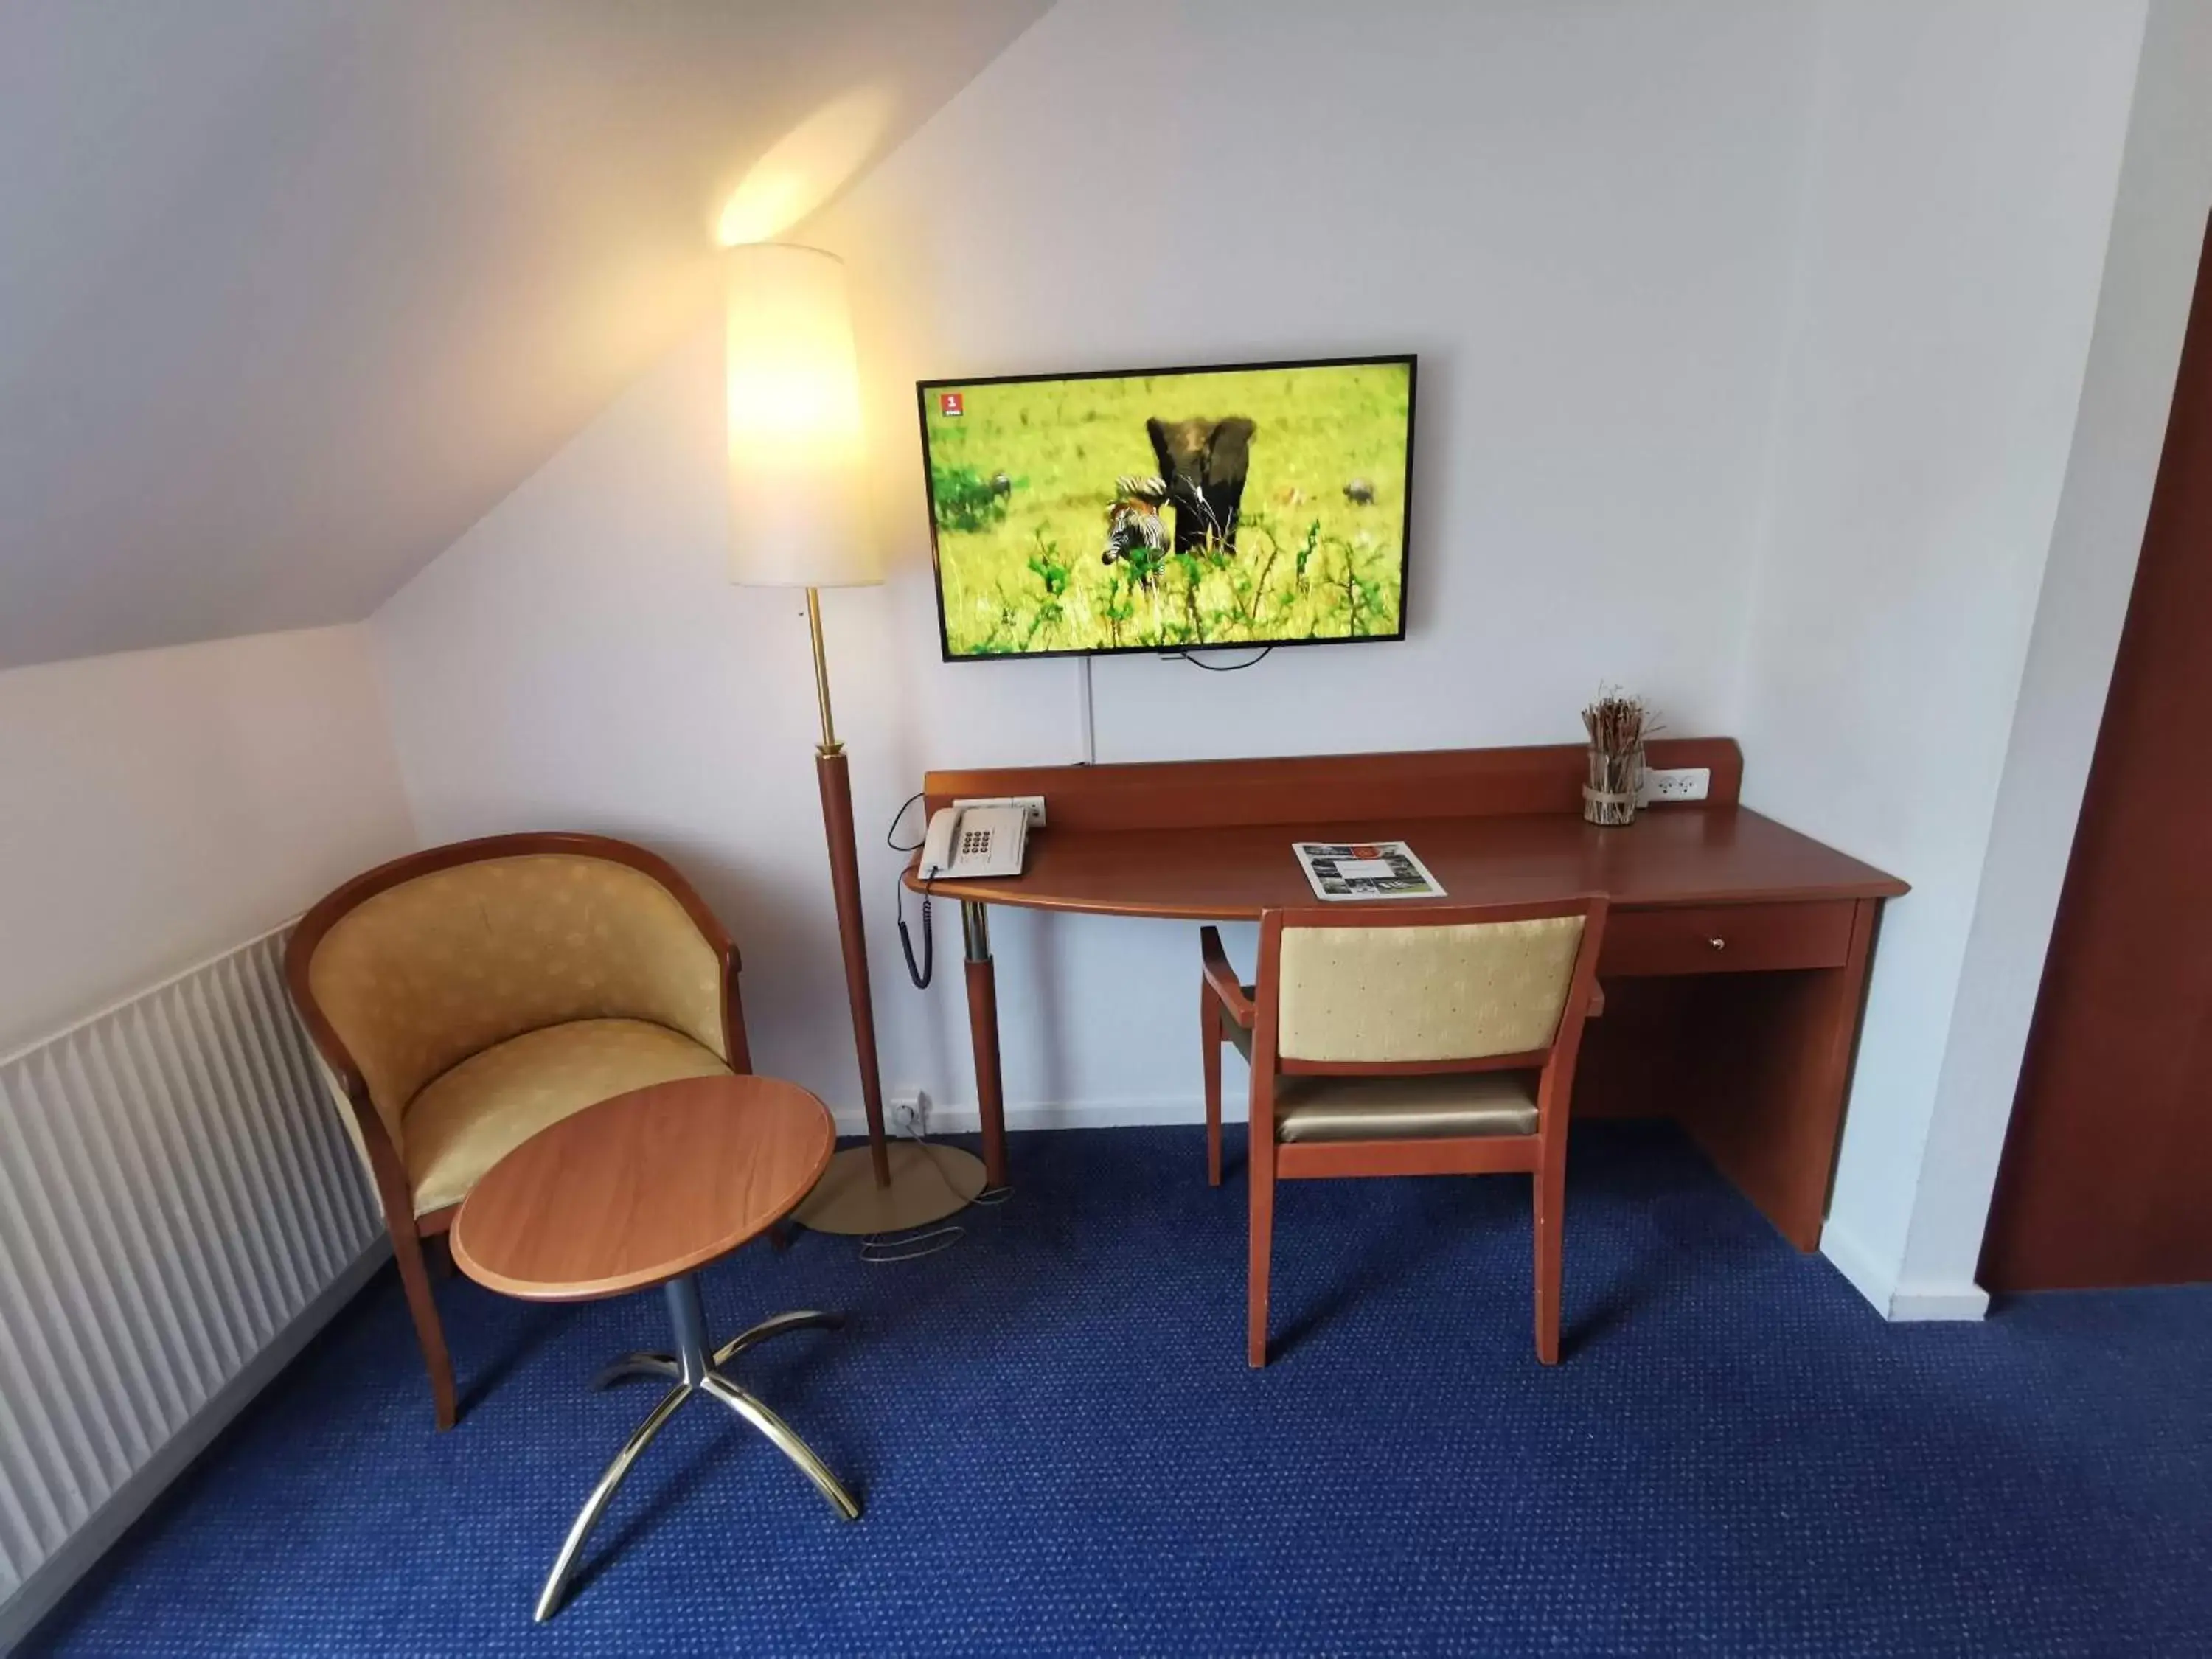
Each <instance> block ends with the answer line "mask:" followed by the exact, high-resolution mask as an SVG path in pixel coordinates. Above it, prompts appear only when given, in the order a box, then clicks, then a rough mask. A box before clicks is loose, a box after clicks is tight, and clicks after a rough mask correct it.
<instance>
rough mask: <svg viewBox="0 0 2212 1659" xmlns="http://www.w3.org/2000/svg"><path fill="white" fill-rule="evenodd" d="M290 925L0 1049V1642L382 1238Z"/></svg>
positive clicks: (334, 1296) (334, 1294)
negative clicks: (19, 1047) (290, 962)
mask: <svg viewBox="0 0 2212 1659" xmlns="http://www.w3.org/2000/svg"><path fill="white" fill-rule="evenodd" d="M289 933H290V928H289V927H283V928H280V929H278V930H277V931H276V932H275V933H267V934H264V935H263V936H262V937H261V938H259V939H254V940H252V941H251V942H250V943H248V944H246V945H240V947H239V948H238V949H236V950H234V951H230V952H228V954H226V955H224V956H221V957H216V959H215V960H214V961H212V962H209V963H204V964H203V965H201V966H200V967H197V968H195V969H191V970H190V971H188V972H186V973H185V974H182V975H179V976H178V977H176V978H175V979H173V980H170V981H167V983H165V984H162V985H160V986H157V987H155V988H154V989H153V990H150V991H148V992H146V993H145V994H143V995H140V996H137V997H135V998H133V999H132V1000H130V1001H128V1002H125V1003H124V1004H122V1005H120V1006H117V1007H114V1008H111V1009H109V1010H108V1011H107V1012H105V1013H101V1014H97V1015H94V1017H93V1018H90V1019H88V1020H86V1021H84V1022H82V1024H77V1025H76V1026H74V1027H72V1028H71V1029H70V1030H67V1031H64V1032H63V1033H62V1034H61V1035H60V1036H56V1037H53V1038H51V1039H49V1040H48V1041H46V1042H41V1043H40V1044H38V1045H37V1046H35V1047H33V1048H27V1049H25V1050H23V1051H22V1052H21V1053H19V1054H12V1055H9V1056H8V1057H7V1058H5V1059H0V1650H5V1649H6V1648H8V1647H9V1646H10V1645H11V1644H14V1643H15V1642H16V1641H18V1640H20V1639H21V1637H22V1635H23V1633H24V1632H25V1631H26V1630H27V1629H28V1627H29V1626H30V1625H31V1624H32V1623H33V1621H35V1620H37V1619H38V1618H39V1617H40V1615H41V1614H42V1613H45V1612H46V1609H47V1608H48V1607H51V1606H52V1603H53V1602H54V1601H56V1600H57V1599H58V1597H59V1595H61V1593H62V1592H63V1591H64V1589H67V1588H68V1586H69V1584H70V1583H71V1582H73V1581H74V1580H75V1579H76V1577H77V1576H78V1575H79V1574H80V1573H82V1571H83V1570H84V1569H85V1568H86V1567H87V1566H88V1565H91V1563H92V1562H93V1560H94V1559H96V1558H97V1557H98V1555H99V1553H100V1551H101V1550H102V1549H104V1548H106V1546H107V1545H108V1544H109V1543H111V1542H112V1541H113V1540H114V1538H115V1536H116V1535H117V1534H118V1533H120V1532H121V1531H122V1529H123V1528H125V1526H127V1525H128V1524H129V1523H130V1522H131V1520H132V1519H133V1518H135V1517H136V1516H137V1514H138V1513H139V1512H140V1511H141V1510H143V1509H144V1508H145V1506H146V1504H148V1503H149V1501H150V1500H151V1499H152V1498H153V1497H154V1496H155V1494H156V1493H157V1492H159V1491H160V1490H161V1486H164V1485H165V1484H167V1481H168V1480H171V1479H173V1478H174V1476H175V1475H176V1474H177V1473H178V1472H179V1470H181V1469H182V1468H183V1467H184V1466H185V1463H187V1462H189V1461H190V1460H191V1457H192V1456H193V1455H195V1454H196V1453H197V1451H199V1450H200V1449H202V1448H203V1447H204V1446H205V1445H206V1443H208V1441H209V1440H210V1438H211V1437H213V1436H214V1434H215V1433H216V1431H218V1430H219V1429H220V1428H221V1427H222V1425H223V1424H224V1423H225V1422H227V1421H228V1419H230V1417H231V1416H232V1415H234V1413H236V1412H237V1410H238V1409H239V1408H240V1407H241V1406H243V1405H244V1404H245V1403H246V1401H248V1400H249V1399H251V1398H252V1395H253V1393H254V1392H255V1390H257V1389H258V1388H259V1387H260V1386H261V1385H262V1384H263V1383H266V1382H267V1381H268V1380H269V1378H270V1376H273V1375H275V1373H276V1370H278V1369H279V1368H281V1367H282V1365H283V1364H284V1362H285V1361H286V1360H288V1359H289V1358H291V1356H292V1355H293V1354H294V1353H295V1352H297V1351H298V1349H299V1347H300V1346H301V1344H302V1343H304V1342H305V1341H306V1340H307V1337H308V1336H310V1335H312V1334H313V1332H314V1330H315V1329H316V1328H319V1326H320V1325H321V1323H322V1322H323V1321H324V1320H325V1318H327V1317H328V1316H329V1315H330V1314H331V1312H333V1311H335V1310H336V1309H337V1307H338V1306H339V1305H340V1304H342V1303H343V1300H344V1298H345V1297H347V1296H349V1295H350V1294H351V1293H352V1292H353V1291H354V1290H355V1289H356V1288H357V1287H358V1285H360V1284H361V1283H362V1280H363V1279H365V1278H366V1277H367V1276H368V1273H370V1272H371V1271H373V1270H374V1267H376V1265H377V1264H378V1262H379V1261H381V1260H382V1259H383V1255H384V1251H383V1249H381V1248H380V1247H381V1246H382V1245H383V1243H384V1230H383V1226H382V1223H381V1220H380V1216H379V1214H378V1212H377V1211H376V1209H375V1207H374V1203H373V1202H372V1200H371V1198H370V1195H369V1191H368V1182H367V1179H366V1177H365V1176H364V1175H363V1173H362V1168H361V1165H360V1162H359V1160H358V1159H357V1158H356V1156H355V1153H354V1150H353V1147H352V1146H351V1145H350V1144H349V1141H348V1139H347V1137H346V1133H345V1131H344V1130H343V1127H341V1126H340V1124H339V1122H338V1120H337V1114H336V1109H335V1108H334V1107H333V1105H332V1103H331V1097H330V1096H329V1094H328V1093H327V1092H326V1091H325V1089H324V1088H323V1086H322V1083H321V1079H320V1077H319V1074H318V1072H317V1066H316V1061H315V1059H314V1055H313V1049H312V1048H311V1047H310V1046H309V1043H308V1041H307V1035H306V1033H305V1032H304V1031H303V1030H301V1027H300V1025H299V1024H298V1022H297V1020H296V1019H295V1018H294V1016H293V1013H292V1007H291V1003H290V1001H289V999H288V998H287V997H286V995H285V992H284V969H283V962H284V942H285V939H287V937H289Z"/></svg>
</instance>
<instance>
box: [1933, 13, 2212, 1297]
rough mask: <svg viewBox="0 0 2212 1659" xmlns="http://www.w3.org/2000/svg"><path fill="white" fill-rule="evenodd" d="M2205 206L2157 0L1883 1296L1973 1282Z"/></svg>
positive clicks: (2211, 66)
mask: <svg viewBox="0 0 2212 1659" xmlns="http://www.w3.org/2000/svg"><path fill="white" fill-rule="evenodd" d="M2208 216H2212V6H2208V5H2205V4H2204V3H2203V0H2153V4H2152V5H2151V8H2150V15H2149V19H2148V25H2147V27H2146V29H2145V31H2144V36H2143V48H2142V68H2141V71H2140V75H2139V78H2138V81H2137V83H2136V96H2135V104H2134V107H2133V109H2132V111H2131V112H2130V118H2129V125H2128V136H2127V148H2126V151H2125V154H2124V159H2123V161H2122V164H2121V169H2120V183H2119V196H2118V203H2117V204H2116V206H2115V207H2114V209H2113V215H2112V242H2111V246H2110V250H2109V252H2107V254H2106V260H2105V272H2104V285H2103V288H2102V289H2101V291H2100V295H2099V296H2098V302H2097V321H2096V331H2095V333H2094V335H2093V337H2092V339H2091V342H2090V348H2089V362H2088V369H2087V376H2086V378H2085V380H2084V384H2083V386H2082V392H2081V418H2080V420H2079V422H2078V423H2077V424H2076V426H2075V434H2074V447H2073V454H2072V457H2071V459H2070V460H2069V464H2068V466H2067V471H2066V482H2065V488H2064V491H2063V494H2062V495H2061V496H2060V498H2059V503H2058V513H2057V527H2056V531H2055V532H2054V534H2053V536H2052V538H2051V557H2050V561H2049V562H2048V563H2047V564H2046V565H2045V569H2044V574H2043V591H2042V599H2041V602H2040V604H2039V605H2038V606H2037V608H2036V614H2035V626H2034V629H2033V632H2032V633H2031V634H2030V635H2029V637H2028V644H2027V664H2026V666H2025V668H2024V669H2023V671H2022V673H2021V693H2020V702H2019V706H2018V708H2016V710H2015V713H2014V714H2013V720H2012V732H2011V742H2010V745H2009V747H2008V750H2007V752H2006V756H2005V763H2004V776H2003V779H2002V782H2001V784H2000V785H1999V787H1998V791H1997V798H1996V811H1995V813H1994V816H1993V820H1992V824H1991V829H1990V843H1989V857H1988V860H1987V862H1986V863H1985V864H1984V866H1983V869H1982V880H1981V888H1980V891H1979V893H1978V896H1977V898H1976V901H1975V905H1974V919H1973V926H1972V930H1971V931H1970V932H1969V933H1968V935H1967V939H1966V958H1965V965H1964V969H1963V971H1962V973H1961V975H1960V986H1959V1000H1958V1006H1957V1012H1956V1014H1955V1016H1954V1019H1953V1022H1952V1033H1951V1038H1950V1042H1949V1043H1948V1045H1947V1047H1946V1048H1945V1049H1944V1054H1943V1070H1942V1082H1941V1085H1940V1087H1939V1088H1938V1090H1937V1093H1936V1109H1935V1113H1934V1115H1933V1117H1932V1119H1931V1121H1930V1123H1929V1136H1928V1146H1927V1150H1926V1152H1925V1154H1924V1155H1923V1159H1922V1169H1921V1176H1920V1184H1919V1192H1918V1196H1917V1201H1916V1203H1915V1205H1914V1208H1913V1216H1912V1224H1911V1233H1910V1235H1909V1237H1908V1241H1907V1245H1906V1249H1905V1260H1904V1262H1903V1265H1902V1267H1900V1268H1899V1273H1898V1280H1899V1283H1898V1289H1897V1291H1896V1293H1895V1294H1896V1300H1897V1302H1898V1304H1900V1307H1901V1310H1904V1311H1913V1310H1930V1311H1934V1310H1941V1309H1942V1308H1943V1307H1945V1306H1946V1305H1948V1303H1949V1301H1950V1299H1951V1298H1952V1297H1954V1296H1955V1295H1956V1294H1957V1292H1958V1290H1959V1287H1960V1286H1961V1285H1967V1284H1970V1283H1971V1282H1972V1279H1973V1278H1974V1273H1975V1269H1976V1263H1977V1261H1978V1259H1979V1257H1980V1255H1981V1246H1982V1233H1983V1230H1984V1225H1986V1223H1987V1220H1988V1217H1989V1206H1990V1193H1991V1190H1992V1188H1994V1186H1995V1184H1996V1172H1997V1163H1998V1158H1999V1156H2000V1154H2001V1153H2002V1150H2003V1146H2004V1136H2005V1129H2006V1126H2007V1124H2008V1122H2009V1121H2010V1119H2011V1116H2012V1106H2013V1095H2014V1091H2015V1085H2016V1084H2017V1081H2018V1079H2019V1076H2020V1066H2021V1054H2022V1053H2023V1051H2024V1049H2025V1048H2026V1046H2027V1032H2028V1026H2029V1023H2030V1021H2031V1020H2032V1018H2033V1015H2034V1011H2035V998H2036V992H2037V990H2038V988H2039V986H2040V984H2041V981H2042V976H2043V961H2044V951H2045V946H2046V945H2048V944H2049V942H2050V939H2051V921H2052V919H2053V917H2054V916H2055V915H2056V914H2057V906H2058V894H2059V890H2060V888H2061V886H2062V885H2063V883H2064V880H2065V874H2066V864H2067V860H2068V857H2069V854H2071V852H2072V850H2073V843H2074V826H2075V819H2076V818H2077V817H2078V816H2079V814H2080V811H2081V798H2082V793H2083V786H2084V784H2085V783H2086V782H2087V777H2088V771H2089V762H2090V758H2091V756H2092V754H2093V750H2094V749H2095V746H2096V741H2097V730H2098V726H2099V722H2100V719H2101V717H2102V715H2103V713H2104V706H2105V690H2106V684H2107V682H2108V681H2109V680H2110V679H2111V678H2112V662H2113V659H2114V657H2115V655H2116V654H2117V653H2118V647H2119V639H2120V624H2121V623H2122V621H2123V620H2124V617H2125V616H2126V614H2127V605H2128V595H2129V592H2130V588H2131V586H2133V582H2134V577H2135V568H2136V553H2137V551H2138V550H2139V548H2140V546H2141V544H2142V532H2143V523H2144V520H2145V517H2146V515H2147V514H2148V511H2149V507H2150V498H2151V490H2152V487H2153V485H2154V483H2155V482H2156V477H2157V473H2158V464H2159V458H2160V453H2162V451H2163V449H2164V447H2165V441H2166V419H2167V416H2168V414H2169V412H2170V410H2171V406H2172V397H2173V383H2174V371H2175V369H2176V368H2177V367H2178V366H2179V360H2180V356H2181V341H2182V336H2183V334H2184V333H2185V331H2186V328H2187V325H2188V321H2189V304H2190V298H2191V293H2192V291H2193V289H2194V283H2193V281H2192V278H2193V277H2194V276H2195V274H2196V270H2197V260H2198V257H2199V255H2200V253H2201V252H2202V251H2203V246H2204V235H2205V228H2206V222H2207V219H2208Z"/></svg>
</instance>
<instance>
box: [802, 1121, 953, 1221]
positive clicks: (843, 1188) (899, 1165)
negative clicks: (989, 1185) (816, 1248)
mask: <svg viewBox="0 0 2212 1659" xmlns="http://www.w3.org/2000/svg"><path fill="white" fill-rule="evenodd" d="M885 1150H886V1151H887V1152H889V1153H890V1166H891V1184H890V1186H888V1187H878V1186H877V1185H876V1170H875V1159H874V1158H873V1156H872V1154H871V1152H869V1149H868V1148H867V1147H866V1146H854V1147H850V1148H848V1149H847V1150H846V1151H844V1152H840V1153H838V1154H837V1155H836V1157H835V1158H831V1159H830V1160H829V1168H828V1169H827V1170H823V1172H822V1179H821V1180H819V1181H817V1182H815V1183H814V1190H813V1191H812V1192H811V1193H809V1194H807V1195H806V1197H805V1200H803V1201H802V1202H801V1203H800V1204H799V1207H798V1208H797V1209H795V1210H793V1212H791V1216H790V1218H791V1219H792V1220H793V1221H795V1222H797V1223H798V1224H799V1225H800V1226H802V1227H811V1228H812V1229H813V1230H814V1231H816V1232H817V1233H847V1234H855V1235H858V1234H865V1233H896V1232H904V1231H907V1230H908V1228H912V1227H924V1226H927V1225H929V1224H930V1223H931V1222H933V1221H942V1220H944V1219H945V1217H946V1216H949V1215H952V1214H955V1213H956V1212H959V1211H961V1210H964V1209H966V1208H967V1207H968V1206H969V1205H970V1204H972V1203H974V1202H975V1194H978V1193H980V1192H981V1191H982V1190H983V1160H982V1159H981V1158H977V1157H976V1156H975V1153H973V1152H963V1151H962V1150H961V1149H960V1148H959V1147H957V1146H938V1145H936V1144H934V1143H933V1142H923V1141H914V1140H894V1141H892V1142H890V1145H889V1146H887V1147H886V1149H885Z"/></svg>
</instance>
